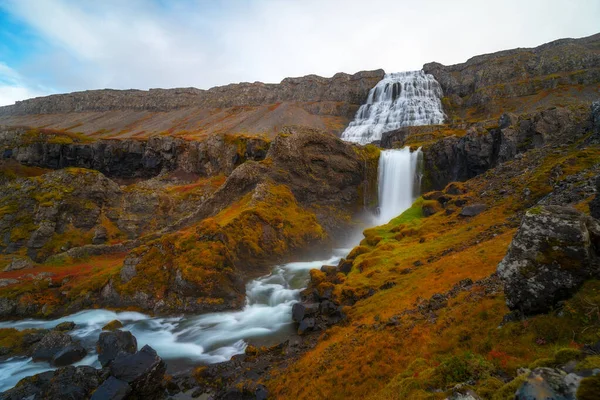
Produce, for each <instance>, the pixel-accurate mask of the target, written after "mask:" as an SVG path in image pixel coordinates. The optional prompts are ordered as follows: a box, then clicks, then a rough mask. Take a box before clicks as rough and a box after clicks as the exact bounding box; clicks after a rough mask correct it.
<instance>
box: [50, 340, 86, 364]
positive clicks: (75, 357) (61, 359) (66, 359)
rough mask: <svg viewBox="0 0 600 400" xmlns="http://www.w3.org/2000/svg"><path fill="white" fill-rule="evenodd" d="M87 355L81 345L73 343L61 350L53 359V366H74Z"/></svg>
mask: <svg viewBox="0 0 600 400" xmlns="http://www.w3.org/2000/svg"><path fill="white" fill-rule="evenodd" d="M86 355H87V351H86V350H85V349H84V348H83V346H81V345H80V344H79V343H73V344H70V345H68V346H67V347H65V348H63V349H61V350H60V351H59V352H58V353H56V354H55V355H54V357H53V358H52V364H53V365H56V366H57V367H63V366H65V365H69V364H73V363H74V362H77V361H79V360H81V359H82V358H83V357H85V356H86Z"/></svg>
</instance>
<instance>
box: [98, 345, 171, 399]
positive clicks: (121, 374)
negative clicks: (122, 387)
mask: <svg viewBox="0 0 600 400" xmlns="http://www.w3.org/2000/svg"><path fill="white" fill-rule="evenodd" d="M165 371H166V365H165V363H164V362H163V360H162V359H161V358H160V357H159V356H158V355H157V354H156V351H154V349H153V348H152V347H150V346H148V345H146V346H144V347H142V349H141V350H140V351H138V352H136V353H135V354H128V353H120V354H119V355H118V356H117V357H116V358H115V359H114V360H113V361H112V363H111V364H110V373H111V375H113V376H114V377H115V378H117V379H120V380H122V381H125V382H127V383H128V384H129V385H130V386H131V388H132V389H133V391H134V392H135V394H136V395H137V396H138V397H142V396H147V397H149V398H153V397H155V396H156V395H157V394H159V393H160V392H161V391H162V381H163V378H164V375H165Z"/></svg>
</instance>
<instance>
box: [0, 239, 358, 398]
mask: <svg viewBox="0 0 600 400" xmlns="http://www.w3.org/2000/svg"><path fill="white" fill-rule="evenodd" d="M349 251H350V249H334V251H333V254H332V255H331V257H330V258H328V259H324V260H318V261H309V262H293V263H288V264H284V265H278V266H276V267H274V268H273V271H272V272H271V274H269V275H266V276H263V277H260V278H258V279H255V280H253V281H250V282H249V283H248V284H247V285H246V306H245V307H244V309H243V310H240V311H231V312H217V313H210V314H203V315H197V316H178V317H166V318H162V317H150V316H148V315H144V314H141V313H137V312H118V313H117V312H114V311H109V310H86V311H81V312H79V313H76V314H73V315H69V316H66V317H63V318H60V319H56V320H51V321H48V320H32V319H28V320H21V321H10V322H0V328H16V329H27V328H44V329H50V328H53V327H55V326H56V325H57V324H59V323H61V322H64V321H73V322H75V324H76V325H77V327H76V329H75V330H73V331H71V332H69V334H70V335H71V336H73V337H74V338H75V339H77V340H80V341H81V343H82V345H83V346H84V347H85V348H86V349H87V350H88V352H89V353H88V356H87V357H85V358H84V359H83V360H81V361H80V362H78V363H76V364H75V365H93V366H95V367H100V364H99V362H98V357H97V354H96V350H95V343H96V341H97V340H98V336H99V335H100V332H101V330H102V327H103V326H104V325H106V324H107V323H108V322H110V321H112V320H115V319H118V320H119V321H121V322H122V323H123V325H124V328H123V329H125V330H129V331H131V333H133V334H134V335H135V336H136V338H137V341H138V347H139V348H141V347H142V346H144V345H146V344H149V345H150V346H152V347H153V348H154V349H155V350H156V351H157V353H158V354H159V355H160V356H161V357H162V358H164V359H165V360H166V361H167V365H168V367H169V369H170V370H171V372H174V371H176V370H177V369H186V368H190V367H193V366H196V365H198V363H216V362H222V361H227V360H229V359H230V358H231V357H232V356H233V355H235V354H242V353H243V352H244V350H245V349H246V346H247V344H248V342H247V341H248V340H252V341H253V342H254V343H255V344H258V345H261V344H274V343H277V342H279V341H283V340H284V339H285V338H286V337H288V336H289V335H291V334H292V333H293V332H294V324H293V323H292V318H291V314H292V306H293V304H294V303H295V302H297V301H298V297H299V292H300V291H301V290H302V289H303V288H304V287H305V286H306V283H307V281H308V275H309V271H310V270H311V269H313V268H321V266H322V265H324V264H327V265H332V264H333V265H335V264H337V263H338V261H339V260H340V258H341V257H343V256H345V255H346V254H347V253H348V252H349ZM52 369H54V368H53V367H52V366H51V365H50V364H48V363H46V362H33V360H32V359H31V358H28V357H12V358H9V359H7V360H4V361H3V362H0V392H2V391H4V390H7V389H10V388H11V387H12V386H14V385H15V384H16V383H17V382H18V381H19V380H20V379H22V378H24V377H26V376H30V375H34V374H38V373H41V372H44V371H48V370H52Z"/></svg>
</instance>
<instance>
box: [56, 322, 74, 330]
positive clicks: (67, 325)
mask: <svg viewBox="0 0 600 400" xmlns="http://www.w3.org/2000/svg"><path fill="white" fill-rule="evenodd" d="M73 329H75V322H72V321H65V322H61V323H60V324H58V325H56V326H55V327H54V330H55V331H60V332H68V331H72V330H73Z"/></svg>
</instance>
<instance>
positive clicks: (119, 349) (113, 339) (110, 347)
mask: <svg viewBox="0 0 600 400" xmlns="http://www.w3.org/2000/svg"><path fill="white" fill-rule="evenodd" d="M96 349H97V351H98V361H100V364H101V365H102V366H103V367H106V366H107V365H109V364H110V363H111V361H113V360H114V359H115V358H116V357H117V356H118V355H119V354H120V353H129V354H133V353H135V352H136V351H137V340H136V338H135V336H133V335H132V334H131V332H129V331H121V330H116V331H114V332H102V333H101V334H100V337H99V338H98V342H97V343H96Z"/></svg>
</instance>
